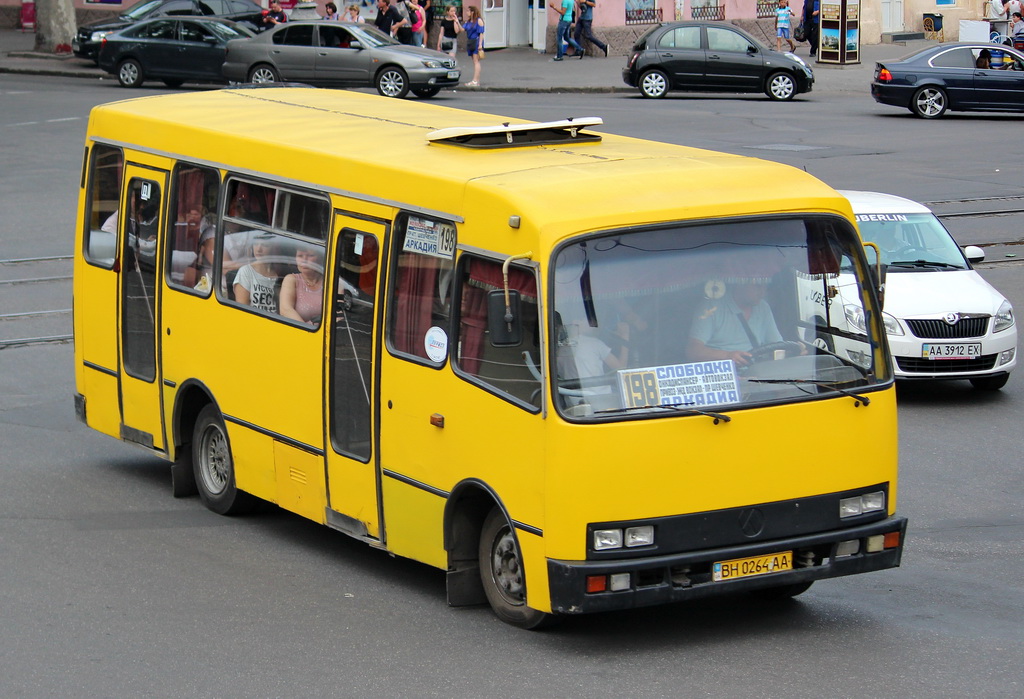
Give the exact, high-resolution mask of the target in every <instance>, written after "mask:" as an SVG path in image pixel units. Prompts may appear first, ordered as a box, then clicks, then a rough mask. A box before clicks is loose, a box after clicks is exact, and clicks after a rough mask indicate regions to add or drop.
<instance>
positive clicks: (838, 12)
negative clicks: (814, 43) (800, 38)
mask: <svg viewBox="0 0 1024 699" xmlns="http://www.w3.org/2000/svg"><path fill="white" fill-rule="evenodd" d="M820 7H821V31H819V32H818V41H819V42H820V44H819V46H818V62H819V63H839V64H843V65H845V64H851V63H860V0H821V6H820Z"/></svg>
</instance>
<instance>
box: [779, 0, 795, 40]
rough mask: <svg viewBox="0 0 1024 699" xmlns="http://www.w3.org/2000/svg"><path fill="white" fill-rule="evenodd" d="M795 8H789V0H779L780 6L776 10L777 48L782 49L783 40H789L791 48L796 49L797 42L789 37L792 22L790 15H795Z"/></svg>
mask: <svg viewBox="0 0 1024 699" xmlns="http://www.w3.org/2000/svg"><path fill="white" fill-rule="evenodd" d="M795 16H796V15H794V14H793V10H791V9H789V0H779V7H778V9H776V10H775V50H776V51H781V50H782V40H783V39H785V40H786V41H787V42H789V50H790V51H796V44H794V43H793V40H792V39H791V38H789V27H790V25H791V24H792V22H791V21H790V17H795Z"/></svg>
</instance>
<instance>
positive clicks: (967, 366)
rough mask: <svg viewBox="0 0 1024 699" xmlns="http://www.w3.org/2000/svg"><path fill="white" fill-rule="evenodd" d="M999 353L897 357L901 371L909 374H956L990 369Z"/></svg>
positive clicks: (897, 363)
mask: <svg viewBox="0 0 1024 699" xmlns="http://www.w3.org/2000/svg"><path fill="white" fill-rule="evenodd" d="M998 356H999V355H998V354H983V355H982V356H980V357H978V358H977V359H922V358H920V357H896V365H897V366H898V367H899V368H900V371H905V372H907V373H908V374H955V373H958V372H965V371H988V370H989V369H991V368H993V367H994V366H995V363H996V357H998Z"/></svg>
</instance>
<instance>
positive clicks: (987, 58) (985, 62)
mask: <svg viewBox="0 0 1024 699" xmlns="http://www.w3.org/2000/svg"><path fill="white" fill-rule="evenodd" d="M974 65H975V66H976V67H978V68H991V67H992V54H991V53H990V52H989V50H988V49H982V50H981V53H979V54H978V60H977V61H975V63H974Z"/></svg>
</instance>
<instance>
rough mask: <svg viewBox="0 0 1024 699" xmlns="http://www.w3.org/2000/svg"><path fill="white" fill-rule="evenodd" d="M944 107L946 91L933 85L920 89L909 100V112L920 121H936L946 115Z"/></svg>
mask: <svg viewBox="0 0 1024 699" xmlns="http://www.w3.org/2000/svg"><path fill="white" fill-rule="evenodd" d="M946 107H947V100H946V91H945V90H943V89H942V88H941V87H936V86H934V85H927V86H925V87H922V88H921V89H920V90H918V91H917V92H915V93H914V97H913V99H911V100H910V111H912V112H913V113H914V114H916V115H917V116H919V117H921V118H922V119H938V118H939V117H940V116H942V115H943V114H945V113H946Z"/></svg>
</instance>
